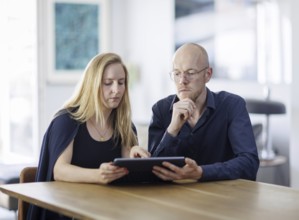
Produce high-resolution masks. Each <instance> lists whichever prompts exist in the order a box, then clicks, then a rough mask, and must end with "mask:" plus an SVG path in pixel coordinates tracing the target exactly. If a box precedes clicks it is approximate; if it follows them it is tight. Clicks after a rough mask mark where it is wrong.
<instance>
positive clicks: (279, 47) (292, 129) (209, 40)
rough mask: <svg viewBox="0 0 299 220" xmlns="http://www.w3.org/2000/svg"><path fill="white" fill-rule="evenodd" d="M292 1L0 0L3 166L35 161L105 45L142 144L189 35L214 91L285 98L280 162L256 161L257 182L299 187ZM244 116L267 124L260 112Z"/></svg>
mask: <svg viewBox="0 0 299 220" xmlns="http://www.w3.org/2000/svg"><path fill="white" fill-rule="evenodd" d="M298 9H299V2H298V1H296V0H64V1H62V0H40V1H37V0H27V1H22V0H1V2H0V27H1V35H0V66H1V80H0V103H1V104H0V164H2V165H6V164H8V165H9V164H10V165H11V164H27V163H36V161H37V160H38V156H39V152H40V146H41V141H42V138H43V135H44V133H45V130H46V128H47V126H48V124H49V122H50V121H51V119H52V116H53V115H54V114H55V112H56V111H57V110H58V109H60V108H61V106H62V105H63V103H64V102H65V101H66V100H67V99H68V98H69V97H70V96H71V95H72V92H73V90H74V88H75V87H76V84H77V82H78V80H79V79H80V77H81V75H82V72H83V69H84V67H85V65H86V64H87V61H88V60H90V59H91V58H92V57H93V56H94V55H96V54H97V53H101V52H107V51H111V52H115V53H118V54H119V55H121V56H122V58H123V60H124V61H125V63H126V65H127V66H128V69H129V72H130V96H131V102H132V110H133V120H134V123H135V124H136V125H137V127H138V134H139V140H140V144H141V145H142V146H144V147H146V145H147V126H148V124H149V121H150V119H151V107H152V105H153V104H154V103H155V102H156V101H157V100H159V99H161V98H163V97H165V96H167V95H169V94H172V93H175V89H174V85H173V83H172V81H171V80H170V78H169V75H168V72H169V71H170V70H171V68H172V66H171V64H172V62H171V61H172V55H173V53H174V51H175V49H176V48H177V47H179V46H180V45H182V44H183V43H186V42H194V43H198V44H201V45H203V46H204V47H205V48H206V49H207V51H208V53H209V55H210V64H211V67H213V69H214V75H213V78H212V80H211V81H210V82H209V83H208V87H209V88H210V89H211V90H213V91H221V90H226V91H229V92H233V93H237V94H239V95H240V96H242V97H244V98H245V99H247V98H254V99H261V100H265V99H266V96H267V94H266V93H265V91H270V96H268V98H270V99H271V100H274V101H279V102H281V103H283V104H284V105H285V107H286V113H285V114H280V115H271V116H270V122H271V123H270V128H271V136H272V143H273V148H274V150H275V153H276V154H277V155H282V156H283V157H284V158H285V160H284V162H282V163H280V164H279V165H274V166H273V165H270V166H268V165H266V166H263V167H261V168H260V170H259V174H258V181H263V182H269V183H275V184H280V185H285V186H291V187H294V188H299V160H297V158H296V156H297V155H299V149H298V148H299V144H298V131H299V110H298V109H299V103H298V101H297V98H296V95H297V94H299V77H298V74H296V72H298V70H299V63H298V62H296V60H297V58H296V57H299V54H298V49H299V45H298V43H297V41H296V39H297V37H296V36H297V35H298V34H299V25H298V23H297V22H296V20H298V19H299V18H298V17H299V15H298V13H297V11H298ZM266 89H268V90H266ZM250 116H251V119H252V123H253V124H257V123H258V124H262V125H265V118H266V117H265V115H262V114H261V115H255V114H250ZM263 134H264V130H263V132H262V135H261V138H262V139H265V137H264V136H263ZM258 143H259V142H258ZM261 143H262V144H263V143H264V142H263V141H261ZM262 144H261V145H262Z"/></svg>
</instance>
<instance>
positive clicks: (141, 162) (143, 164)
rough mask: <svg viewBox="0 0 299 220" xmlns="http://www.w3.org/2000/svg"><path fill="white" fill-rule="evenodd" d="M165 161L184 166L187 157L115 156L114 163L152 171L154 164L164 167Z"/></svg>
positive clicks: (129, 168) (131, 168)
mask: <svg viewBox="0 0 299 220" xmlns="http://www.w3.org/2000/svg"><path fill="white" fill-rule="evenodd" d="M163 162H169V163H172V164H174V165H176V166H178V167H183V166H184V165H185V157H183V156H176V157H148V158H115V159H114V161H113V164H114V165H116V166H119V167H126V168H127V169H128V170H129V171H152V169H153V166H162V167H163V165H162V163H163Z"/></svg>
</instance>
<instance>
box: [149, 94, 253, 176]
mask: <svg viewBox="0 0 299 220" xmlns="http://www.w3.org/2000/svg"><path fill="white" fill-rule="evenodd" d="M177 101H178V97H177V96H176V95H171V96H168V97H166V98H164V99H162V100H160V101H158V102H157V103H156V104H155V105H154V106H153V108H152V111H153V116H152V120H151V123H150V127H149V145H148V147H149V151H150V152H151V154H152V156H185V157H189V158H191V159H194V160H195V161H196V162H197V164H198V165H199V166H201V167H202V169H203V176H202V178H201V179H200V181H211V180H225V179H238V178H243V179H249V180H255V179H256V174H257V170H258V167H259V159H258V153H257V147H256V143H255V139H254V135H253V131H252V125H251V122H250V118H249V114H248V112H247V110H246V103H245V101H244V99H243V98H241V97H240V96H237V95H234V94H231V93H228V92H224V91H222V92H219V93H214V92H211V91H210V90H209V89H207V100H206V110H205V111H204V113H203V114H202V116H201V117H200V119H199V120H198V122H197V123H196V125H195V126H194V128H191V127H190V125H189V123H187V122H186V123H185V124H184V125H183V127H182V128H181V130H180V132H179V134H178V135H177V136H176V137H172V136H171V135H170V134H169V133H168V132H167V127H168V126H169V124H170V121H171V117H172V108H173V107H172V106H173V103H175V102H177Z"/></svg>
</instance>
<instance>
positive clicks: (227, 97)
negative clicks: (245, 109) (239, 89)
mask: <svg viewBox="0 0 299 220" xmlns="http://www.w3.org/2000/svg"><path fill="white" fill-rule="evenodd" d="M213 94H214V96H215V98H217V99H218V100H220V101H241V100H244V99H243V97H241V96H240V95H238V94H235V93H231V92H227V91H219V92H213Z"/></svg>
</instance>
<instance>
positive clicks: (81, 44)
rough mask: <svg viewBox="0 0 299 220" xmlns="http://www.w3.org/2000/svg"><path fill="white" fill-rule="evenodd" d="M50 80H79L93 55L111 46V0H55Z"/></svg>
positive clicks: (62, 81)
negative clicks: (109, 40) (109, 37)
mask: <svg viewBox="0 0 299 220" xmlns="http://www.w3.org/2000/svg"><path fill="white" fill-rule="evenodd" d="M49 2H50V3H49V4H51V5H49V8H50V10H49V11H50V15H49V22H48V34H49V35H48V37H47V38H48V39H49V40H48V51H49V59H48V61H49V63H48V65H49V67H48V71H49V74H48V82H50V83H72V84H73V83H76V82H78V80H79V79H80V77H81V76H82V74H83V71H84V69H85V67H86V65H87V64H88V62H89V61H90V59H91V58H92V57H94V56H95V55H96V54H98V53H101V52H104V51H106V50H107V49H108V42H107V41H108V36H107V35H108V30H107V28H108V10H109V7H108V0H52V1H49Z"/></svg>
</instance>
